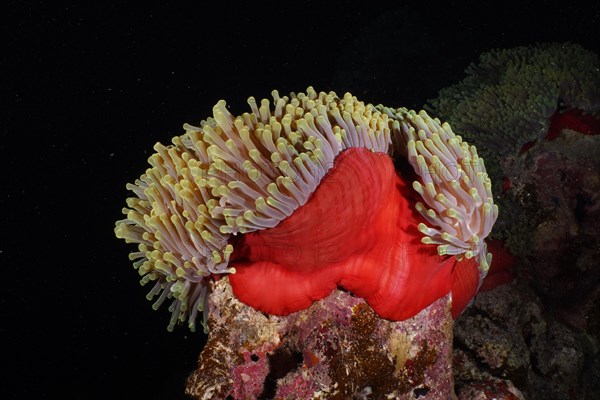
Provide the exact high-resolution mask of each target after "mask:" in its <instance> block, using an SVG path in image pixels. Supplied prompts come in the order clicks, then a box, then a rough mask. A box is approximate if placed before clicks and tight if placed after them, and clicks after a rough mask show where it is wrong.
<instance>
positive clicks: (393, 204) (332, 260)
mask: <svg viewBox="0 0 600 400" xmlns="http://www.w3.org/2000/svg"><path fill="white" fill-rule="evenodd" d="M419 222H422V220H421V217H420V216H419V215H418V214H417V213H416V211H415V210H414V192H413V191H412V189H411V188H410V186H409V185H407V183H406V182H405V181H403V180H402V179H401V177H399V176H398V175H397V174H396V171H395V169H394V165H393V163H392V160H391V159H390V158H389V157H388V156H387V155H385V154H383V153H373V152H371V151H369V150H367V149H363V148H354V149H350V150H347V151H345V152H344V153H342V154H341V155H340V156H338V158H337V159H336V161H335V165H334V167H333V168H332V170H331V171H330V172H329V173H328V175H327V176H326V177H325V178H324V179H323V181H322V182H321V184H320V185H319V187H318V188H317V190H316V191H315V193H313V195H312V196H311V198H310V199H309V201H308V202H307V203H306V204H305V205H304V206H302V207H300V208H299V209H297V210H296V211H295V212H294V214H292V215H291V216H290V217H288V218H287V219H286V220H284V221H282V222H281V223H280V224H279V225H277V226H276V227H275V228H272V229H267V230H262V231H257V232H253V233H249V234H245V235H243V236H242V238H241V239H240V241H239V242H238V243H237V244H236V250H235V253H234V257H233V260H234V261H232V263H231V265H232V266H233V267H235V268H236V270H237V273H236V274H234V275H231V276H230V282H231V286H232V288H233V291H234V293H235V294H236V296H238V298H239V299H240V300H241V301H243V302H244V303H246V304H248V305H250V306H252V307H254V308H256V309H259V310H261V311H264V312H267V313H270V314H278V315H285V314H289V313H291V312H294V311H299V310H301V309H304V308H307V307H308V306H310V304H312V302H313V301H315V300H319V299H321V298H324V297H326V296H327V295H328V294H329V293H330V292H331V291H332V290H333V289H334V288H336V287H337V286H341V287H343V288H345V289H347V290H349V291H351V292H353V293H354V294H356V295H357V296H360V297H363V298H364V299H365V300H366V301H367V302H368V303H369V304H370V305H371V307H373V309H374V310H375V311H376V312H377V313H378V314H379V315H380V316H382V317H384V318H388V319H393V320H403V319H406V318H409V317H411V316H413V315H415V314H417V313H418V312H419V311H421V310H422V309H423V308H425V307H427V306H428V305H429V304H431V303H432V302H433V301H435V300H436V299H438V298H440V297H442V296H444V295H445V294H447V293H448V291H449V290H450V288H451V284H452V277H451V274H452V267H453V265H454V263H455V259H454V257H440V256H438V255H437V250H436V247H435V246H433V245H423V244H421V242H420V239H421V237H422V234H421V233H420V232H419V231H418V230H417V225H418V223H419Z"/></svg>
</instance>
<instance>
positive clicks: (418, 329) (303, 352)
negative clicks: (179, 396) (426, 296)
mask: <svg viewBox="0 0 600 400" xmlns="http://www.w3.org/2000/svg"><path fill="white" fill-rule="evenodd" d="M212 289H213V291H212V293H211V295H210V296H209V299H208V306H209V315H210V318H209V321H208V323H209V327H210V335H209V338H208V342H207V344H206V346H205V348H204V350H203V351H202V353H201V354H200V359H199V366H198V368H197V369H196V370H195V371H194V372H193V373H192V374H191V376H190V378H189V379H188V383H187V389H186V393H187V394H188V395H190V396H191V397H193V398H195V399H202V400H208V399H234V400H237V399H281V400H284V399H288V400H309V399H339V400H345V399H416V398H419V399H422V400H427V399H449V398H452V396H453V393H454V392H453V378H452V364H451V352H452V348H451V343H452V318H451V314H450V308H451V299H450V296H445V297H443V298H441V299H439V300H437V301H436V302H434V303H433V304H432V305H431V306H429V307H428V308H426V309H425V310H423V311H421V312H420V313H419V314H417V315H416V316H415V317H413V318H410V319H407V320H405V321H402V322H392V321H387V320H384V319H381V318H379V317H378V316H377V315H376V314H375V313H374V312H373V311H372V310H371V309H370V307H369V306H368V305H367V304H366V303H365V301H364V300H363V299H360V298H358V297H355V296H353V295H351V294H350V293H348V292H345V291H341V290H334V291H333V293H332V294H331V295H329V296H328V297H326V298H324V299H322V300H320V301H317V302H315V303H314V304H313V305H312V306H311V307H309V308H308V309H306V310H303V311H300V312H296V313H293V314H290V315H288V316H285V317H281V316H273V315H265V314H263V313H261V312H259V311H256V310H254V309H253V308H251V307H248V306H246V305H244V304H243V303H241V302H239V301H238V300H236V299H235V297H234V296H233V295H232V292H231V286H229V284H228V281H227V279H226V278H225V279H220V280H219V281H218V282H216V283H214V284H213V288H212Z"/></svg>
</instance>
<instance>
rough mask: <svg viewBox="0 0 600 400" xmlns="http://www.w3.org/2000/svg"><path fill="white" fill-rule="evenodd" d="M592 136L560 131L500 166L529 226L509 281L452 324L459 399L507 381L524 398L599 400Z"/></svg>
mask: <svg viewBox="0 0 600 400" xmlns="http://www.w3.org/2000/svg"><path fill="white" fill-rule="evenodd" d="M599 155H600V136H597V135H596V136H586V135H582V134H580V133H578V132H574V131H569V130H563V132H562V133H561V134H560V136H559V137H558V138H556V139H555V140H549V141H539V142H537V143H535V144H534V145H533V146H531V147H530V148H528V149H527V150H526V151H525V152H524V153H523V154H521V155H519V157H515V158H510V157H509V158H506V159H505V160H504V164H503V165H502V169H503V171H504V173H505V174H506V176H507V177H508V178H509V179H510V182H511V187H510V188H509V189H508V190H507V191H506V192H505V193H504V194H503V196H506V197H508V198H509V199H510V202H511V204H518V205H519V207H520V213H519V215H517V216H516V217H518V218H521V219H522V220H526V221H527V222H526V224H525V225H527V226H529V230H528V232H526V233H523V235H521V236H518V237H517V236H515V237H513V238H512V239H514V240H519V241H520V242H521V243H520V244H521V245H522V248H523V251H522V252H521V255H520V257H519V258H518V262H517V264H516V266H515V271H514V272H515V275H516V282H515V284H514V285H513V286H508V287H501V288H497V289H496V290H494V291H491V292H486V293H481V294H479V295H478V296H477V299H476V301H475V303H474V305H473V307H471V308H470V309H469V310H467V312H466V313H465V314H464V315H463V316H461V317H460V318H459V319H458V320H457V321H456V323H455V351H454V362H455V371H456V375H455V379H456V383H457V392H458V393H459V396H460V395H461V393H462V391H461V388H462V387H465V386H466V385H467V384H469V383H470V382H481V381H485V380H486V379H489V378H490V377H494V378H500V379H510V380H512V382H513V383H514V385H515V386H516V387H517V388H518V389H520V390H521V391H522V392H523V394H524V395H525V398H527V399H544V400H553V399H557V400H558V399H597V398H600V156H599Z"/></svg>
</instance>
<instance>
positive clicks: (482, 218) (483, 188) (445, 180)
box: [378, 106, 498, 284]
mask: <svg viewBox="0 0 600 400" xmlns="http://www.w3.org/2000/svg"><path fill="white" fill-rule="evenodd" d="M378 108H379V109H381V110H382V112H384V113H386V114H387V115H389V116H390V117H391V120H393V121H395V122H394V125H393V138H394V143H395V147H396V148H397V149H399V150H398V152H403V153H405V156H406V157H408V161H409V163H410V164H411V165H412V167H413V168H414V170H415V172H416V173H417V175H418V176H419V178H420V179H419V180H417V181H415V182H413V188H414V189H415V191H417V193H419V195H420V196H421V197H422V199H423V202H417V203H416V209H417V211H419V213H420V214H421V215H422V216H423V218H424V219H425V220H426V221H427V223H428V225H427V224H425V223H421V224H419V227H418V228H419V231H420V232H421V233H423V234H424V235H425V236H424V237H423V239H422V242H423V243H425V244H435V245H437V246H438V253H439V254H440V255H446V254H449V255H456V256H457V257H459V258H460V257H462V256H463V255H464V256H465V257H467V258H472V257H475V256H476V257H477V261H478V265H479V269H480V284H481V281H482V280H483V278H484V277H485V275H486V274H487V271H488V270H489V266H490V263H491V258H492V257H491V254H490V253H488V252H487V246H486V244H485V241H484V239H485V238H486V237H487V236H488V235H489V233H490V231H491V230H492V227H493V225H494V223H495V221H496V219H497V218H498V206H497V205H495V204H494V200H493V195H492V184H491V181H490V179H489V177H488V175H487V173H486V170H485V164H484V162H483V159H481V158H480V157H479V156H478V155H477V149H476V148H475V146H470V145H469V144H468V143H466V142H464V141H463V140H462V138H461V137H460V136H458V135H455V134H454V132H453V131H452V128H451V127H450V125H449V124H448V123H441V122H440V120H439V119H437V118H431V117H430V116H429V115H427V113H426V112H425V111H420V112H419V113H416V112H415V111H412V110H410V111H409V110H407V109H405V108H400V109H392V108H388V107H383V106H379V107H378Z"/></svg>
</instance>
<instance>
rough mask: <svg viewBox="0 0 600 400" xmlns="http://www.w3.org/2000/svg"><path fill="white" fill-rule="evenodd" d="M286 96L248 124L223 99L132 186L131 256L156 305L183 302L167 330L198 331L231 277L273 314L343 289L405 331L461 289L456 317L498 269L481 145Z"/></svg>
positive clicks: (396, 118) (120, 233) (242, 294)
mask: <svg viewBox="0 0 600 400" xmlns="http://www.w3.org/2000/svg"><path fill="white" fill-rule="evenodd" d="M272 94H273V104H272V105H271V102H270V101H269V100H266V99H264V100H262V101H261V102H260V105H259V104H257V102H256V101H255V100H254V98H250V99H249V100H248V103H249V105H250V107H251V112H250V113H244V114H242V115H241V116H238V117H234V116H233V115H231V114H230V113H229V111H228V110H227V108H226V105H225V102H224V101H220V102H218V103H217V105H216V106H215V107H214V109H213V118H209V119H207V120H206V121H203V122H202V123H201V125H200V126H199V127H194V126H191V125H187V124H186V125H184V129H185V130H186V132H185V134H184V135H182V136H178V137H175V138H174V139H173V145H170V146H163V145H162V144H160V143H159V144H156V145H155V147H154V149H155V150H156V153H155V154H153V155H152V156H151V157H150V158H149V163H150V165H151V168H149V169H148V170H147V171H146V173H145V174H144V175H142V176H141V177H140V179H139V180H137V181H136V182H135V184H129V185H128V188H129V189H130V190H131V191H133V193H134V194H135V197H131V198H128V199H127V206H128V208H125V209H124V211H123V212H124V213H125V215H126V216H127V218H126V219H124V220H121V221H118V222H117V224H116V228H115V233H116V235H117V237H119V238H123V239H125V240H126V241H127V242H133V243H138V250H139V251H137V252H134V253H131V255H130V258H131V259H132V260H133V261H134V267H135V268H136V269H138V271H139V273H140V274H141V275H142V284H146V283H148V282H150V281H153V282H154V286H153V288H152V289H151V291H150V293H149V294H148V298H149V299H151V298H153V297H155V296H158V300H157V301H156V302H155V307H158V306H159V305H160V304H161V303H163V302H164V300H165V299H167V298H172V299H173V303H172V304H171V308H170V310H171V312H172V317H171V322H170V324H169V329H172V328H173V326H174V325H175V323H177V321H182V322H183V321H186V320H187V321H188V323H189V326H190V328H192V329H194V327H195V320H196V317H197V314H198V312H199V311H202V310H203V305H204V302H205V297H206V295H207V288H208V283H209V282H210V280H211V279H215V278H216V277H218V276H219V275H220V274H228V275H229V280H230V283H231V286H232V288H233V292H234V294H235V295H236V296H237V297H238V298H239V299H240V300H241V301H242V302H244V303H246V304H248V305H250V306H252V307H254V308H256V309H258V310H261V311H263V312H266V313H269V314H276V315H286V314H289V313H292V312H295V311H299V310H301V309H304V308H307V307H309V306H310V305H311V304H312V302H314V301H316V300H319V299H322V298H324V297H326V296H327V295H329V293H330V292H331V291H332V290H334V289H335V288H336V287H340V288H343V289H345V290H348V291H351V292H352V293H354V294H355V295H357V296H360V297H362V298H364V299H365V300H366V301H367V303H368V304H369V305H370V306H371V307H372V308H373V309H374V310H375V311H376V312H377V313H378V314H379V315H380V316H381V317H383V318H387V319H391V320H404V319H407V318H410V317H412V316H414V315H415V314H417V313H418V312H419V311H421V310H422V309H423V308H425V307H427V306H428V305H430V304H431V303H432V302H433V301H435V300H437V299H438V298H440V297H442V296H444V295H446V294H447V293H448V292H449V291H452V294H453V315H455V316H456V315H458V314H459V313H460V312H461V311H462V310H463V309H464V308H465V307H466V305H467V304H468V302H469V301H470V300H471V298H472V297H473V296H474V295H475V293H476V291H477V288H478V287H479V285H480V284H481V280H482V279H483V277H484V276H485V274H486V273H487V271H488V269H489V265H490V262H491V255H490V254H489V253H488V252H487V248H486V244H485V242H484V239H485V237H486V236H487V235H488V234H489V232H490V230H491V228H492V226H493V224H494V222H495V220H496V217H497V215H498V209H497V206H495V205H494V203H493V199H492V195H491V184H490V181H489V179H488V177H487V174H486V172H485V167H484V164H483V160H481V159H480V158H479V157H478V155H477V152H476V150H475V148H474V147H473V146H469V145H468V144H467V143H465V142H463V141H462V139H461V138H460V136H456V135H455V134H454V133H453V132H452V129H451V128H450V126H449V125H448V124H446V123H443V124H442V123H440V121H439V120H437V119H432V118H430V117H429V116H428V115H427V114H426V113H425V112H424V111H421V112H420V113H415V112H414V111H409V110H406V109H391V108H387V107H382V106H377V107H375V106H372V105H370V104H368V105H365V104H364V103H363V102H360V101H358V100H357V99H356V97H353V96H352V95H350V94H346V95H345V96H344V97H343V98H338V97H337V95H336V94H335V93H334V92H329V93H324V92H321V93H317V92H316V91H314V90H313V89H312V88H310V87H309V88H308V90H307V93H306V94H304V93H298V94H295V93H292V94H291V95H290V96H289V97H287V96H284V97H280V96H279V94H278V92H277V91H273V93H272ZM391 156H394V157H395V158H397V159H398V160H399V163H404V164H407V165H409V166H412V168H410V167H409V168H404V169H402V168H401V167H400V166H398V165H397V166H395V165H394V161H393V160H392V158H391ZM402 160H405V161H402ZM399 171H401V172H399ZM205 318H206V313H205Z"/></svg>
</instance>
